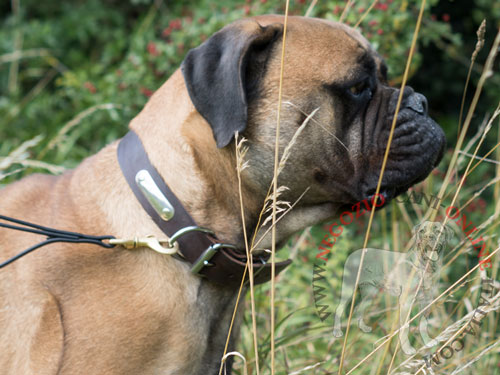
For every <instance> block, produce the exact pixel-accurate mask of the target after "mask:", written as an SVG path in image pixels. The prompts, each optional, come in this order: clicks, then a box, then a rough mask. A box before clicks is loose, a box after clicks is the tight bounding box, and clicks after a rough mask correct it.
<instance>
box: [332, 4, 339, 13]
mask: <svg viewBox="0 0 500 375" xmlns="http://www.w3.org/2000/svg"><path fill="white" fill-rule="evenodd" d="M339 13H340V6H338V5H335V8H333V14H339Z"/></svg>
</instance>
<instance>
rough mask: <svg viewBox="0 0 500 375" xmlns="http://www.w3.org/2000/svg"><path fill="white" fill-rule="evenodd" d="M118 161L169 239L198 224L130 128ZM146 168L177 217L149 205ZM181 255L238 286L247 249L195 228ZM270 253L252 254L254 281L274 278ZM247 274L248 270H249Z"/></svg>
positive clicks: (203, 272)
mask: <svg viewBox="0 0 500 375" xmlns="http://www.w3.org/2000/svg"><path fill="white" fill-rule="evenodd" d="M118 162H119V164H120V168H121V170H122V173H123V175H124V176H125V179H126V180H127V182H128V185H129V186H130V188H131V189H132V191H133V192H134V194H135V196H136V198H137V200H138V201H139V202H140V203H141V205H142V207H143V208H144V210H145V211H146V212H147V213H148V214H149V216H151V219H153V221H154V222H155V223H156V225H157V226H158V227H159V228H160V229H161V230H162V231H163V232H164V233H165V234H166V235H167V236H168V237H169V238H170V237H172V235H173V234H174V233H176V232H178V231H179V230H181V229H183V228H187V227H193V226H196V223H195V222H194V220H193V219H192V218H191V216H190V215H189V214H188V213H187V212H186V210H185V209H184V207H183V206H182V204H181V202H179V200H178V199H177V197H176V196H175V195H174V193H173V192H172V191H171V190H170V189H169V187H168V186H167V184H166V183H165V181H163V179H162V177H161V176H160V174H159V173H158V171H157V170H156V168H155V167H154V166H153V165H152V164H151V162H150V161H149V158H148V156H147V153H146V150H144V147H143V145H142V142H141V140H140V139H139V137H138V136H137V134H136V133H135V132H133V131H132V130H131V131H129V132H128V133H127V134H126V135H125V137H123V138H122V140H121V141H120V144H119V145H118ZM141 170H146V171H148V172H149V174H150V175H151V177H152V179H153V181H154V183H155V184H156V185H157V187H158V188H159V190H160V191H161V193H162V194H163V195H164V196H165V198H166V199H167V200H168V201H169V202H170V204H171V205H172V206H173V208H174V210H175V214H174V216H173V217H172V218H171V219H169V220H165V219H163V218H162V217H161V216H160V215H159V214H158V212H157V211H156V209H155V208H154V207H153V206H152V205H151V204H150V202H149V201H148V199H147V198H146V197H145V196H144V194H143V193H142V191H141V190H140V188H139V187H138V185H137V183H136V175H137V173H138V172H139V171H141ZM177 242H178V243H179V249H180V255H181V256H182V258H183V259H184V260H185V261H187V262H189V263H191V264H192V268H191V270H192V271H193V273H195V274H197V275H200V276H203V277H206V278H207V279H208V280H210V281H213V282H216V283H219V284H224V285H231V286H239V285H240V283H241V279H242V277H243V274H244V270H245V265H246V255H245V251H244V250H239V249H235V247H234V246H232V245H227V244H223V243H221V242H219V241H218V240H217V239H216V238H215V237H214V236H211V235H210V234H207V233H203V232H199V231H192V232H189V233H187V234H185V235H184V236H182V237H179V239H178V240H177ZM268 258H269V255H268V254H266V255H264V256H259V257H253V259H252V262H253V269H254V282H255V284H261V283H265V282H267V281H269V280H271V263H267V260H268ZM290 263H291V260H290V259H289V260H286V261H284V262H277V263H276V264H275V267H276V269H275V272H276V275H277V274H278V273H279V272H281V271H282V270H283V269H285V267H287V266H288V265H289V264H290ZM247 274H248V273H247Z"/></svg>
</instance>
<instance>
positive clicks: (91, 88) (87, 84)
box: [83, 81, 97, 94]
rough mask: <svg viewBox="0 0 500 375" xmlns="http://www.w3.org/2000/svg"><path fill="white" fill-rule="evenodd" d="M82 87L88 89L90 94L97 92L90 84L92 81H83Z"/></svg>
mask: <svg viewBox="0 0 500 375" xmlns="http://www.w3.org/2000/svg"><path fill="white" fill-rule="evenodd" d="M83 87H85V88H86V89H87V90H89V92H90V93H91V94H95V93H96V92H97V89H96V88H95V86H94V85H93V84H92V82H89V81H87V82H85V83H84V84H83Z"/></svg>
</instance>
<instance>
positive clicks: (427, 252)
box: [413, 221, 453, 263]
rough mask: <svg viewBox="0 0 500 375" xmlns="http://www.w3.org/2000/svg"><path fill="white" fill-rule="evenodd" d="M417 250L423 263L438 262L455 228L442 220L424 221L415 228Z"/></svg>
mask: <svg viewBox="0 0 500 375" xmlns="http://www.w3.org/2000/svg"><path fill="white" fill-rule="evenodd" d="M413 234H414V237H415V247H416V250H417V252H418V254H419V256H420V258H421V260H422V261H423V263H425V262H427V261H430V262H437V261H438V260H439V258H440V257H441V256H442V251H443V249H444V248H445V247H446V244H447V243H448V241H449V240H450V239H451V237H452V236H453V230H452V229H451V228H450V227H449V226H447V225H443V224H442V223H440V222H433V221H424V222H422V223H420V224H417V225H415V227H414V228H413Z"/></svg>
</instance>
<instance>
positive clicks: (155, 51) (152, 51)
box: [147, 42, 160, 56]
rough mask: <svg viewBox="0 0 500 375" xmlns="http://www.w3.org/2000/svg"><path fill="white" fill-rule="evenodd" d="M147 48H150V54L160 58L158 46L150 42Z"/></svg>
mask: <svg viewBox="0 0 500 375" xmlns="http://www.w3.org/2000/svg"><path fill="white" fill-rule="evenodd" d="M147 48H148V53H149V54H150V55H151V56H158V55H159V54H160V52H159V51H158V49H157V48H156V44H154V43H153V42H149V43H148V47H147Z"/></svg>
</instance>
